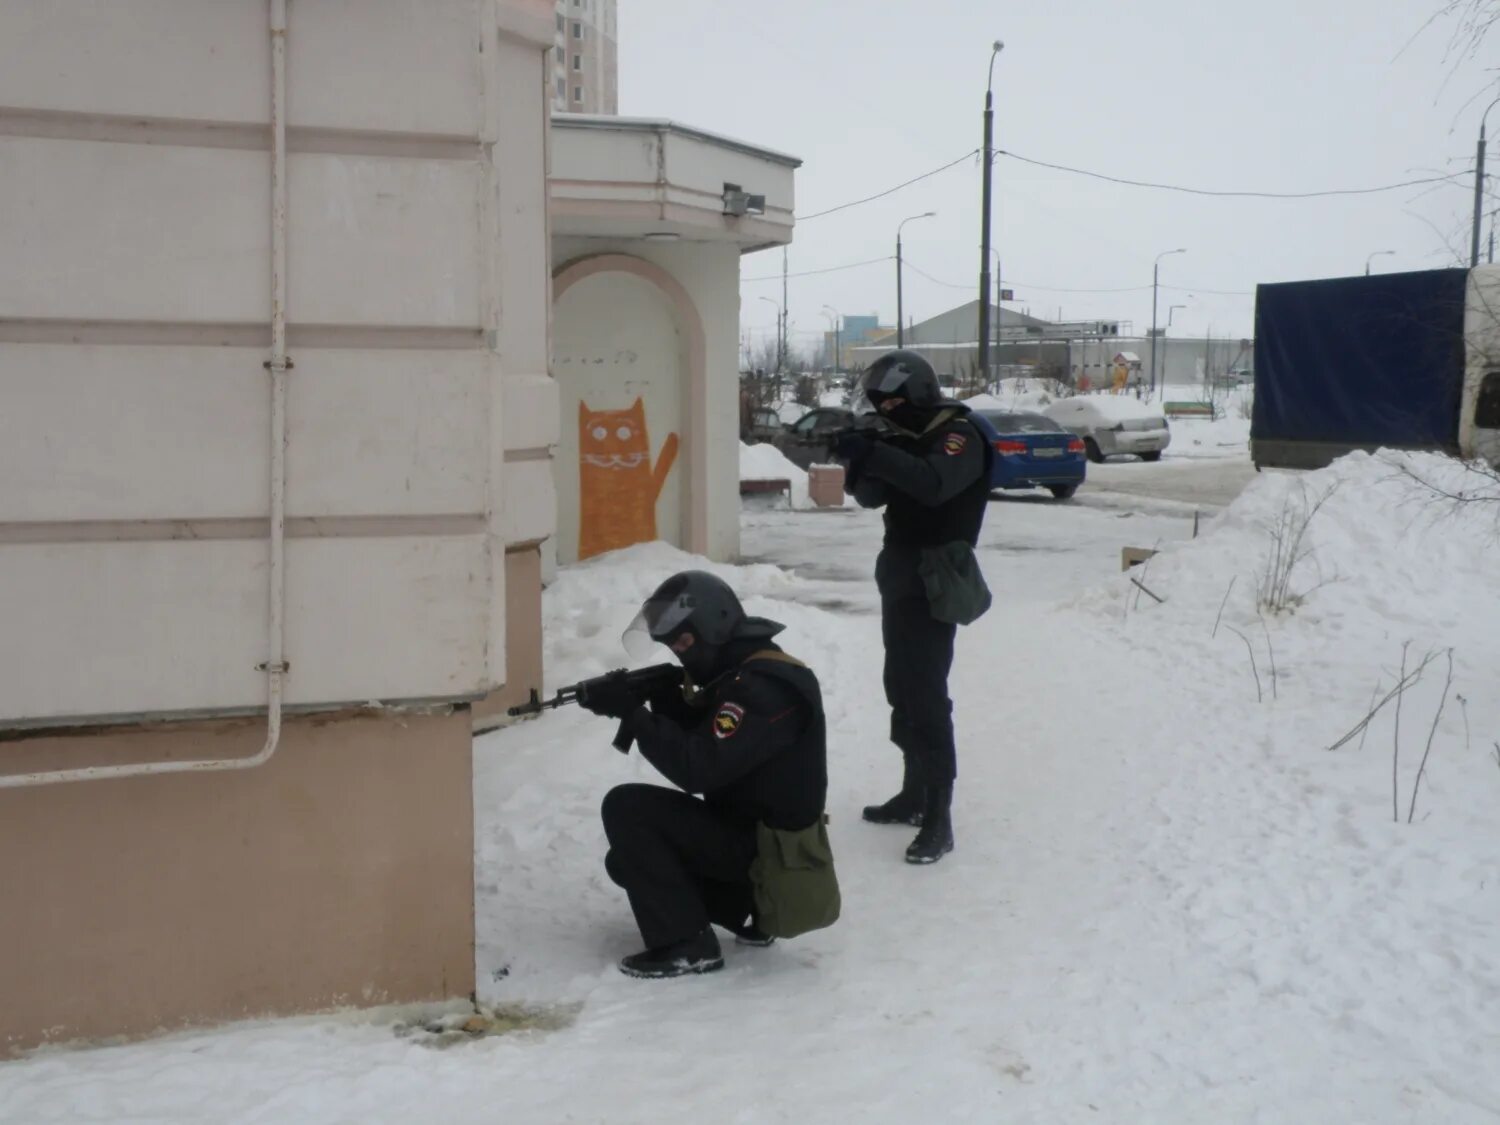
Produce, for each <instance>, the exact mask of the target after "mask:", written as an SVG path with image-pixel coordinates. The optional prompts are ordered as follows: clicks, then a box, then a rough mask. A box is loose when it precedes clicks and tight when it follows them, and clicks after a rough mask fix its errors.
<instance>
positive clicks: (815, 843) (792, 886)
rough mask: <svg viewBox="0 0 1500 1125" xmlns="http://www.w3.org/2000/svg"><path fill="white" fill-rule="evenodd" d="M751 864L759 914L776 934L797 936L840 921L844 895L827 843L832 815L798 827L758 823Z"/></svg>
mask: <svg viewBox="0 0 1500 1125" xmlns="http://www.w3.org/2000/svg"><path fill="white" fill-rule="evenodd" d="M755 843H756V851H757V855H756V858H755V859H754V860H753V861H752V862H751V864H750V882H751V884H752V885H753V886H754V888H755V920H756V923H757V924H758V925H759V927H760V928H761V929H762V930H763V931H765V932H766V933H768V934H770V935H771V936H772V937H784V938H789V937H796V936H797V935H798V934H805V933H807V932H809V931H810V930H821V929H822V928H823V927H825V926H831V925H833V924H834V923H835V922H837V921H838V917H839V908H840V905H841V901H840V898H839V881H838V876H837V874H835V872H834V869H833V848H832V847H831V846H830V845H829V843H828V817H827V816H821V817H819V818H818V820H817V822H816V823H814V824H811V825H809V826H808V827H806V828H802V829H799V830H797V831H788V830H785V829H777V828H767V827H766V826H765V825H764V824H758V825H756V828H755Z"/></svg>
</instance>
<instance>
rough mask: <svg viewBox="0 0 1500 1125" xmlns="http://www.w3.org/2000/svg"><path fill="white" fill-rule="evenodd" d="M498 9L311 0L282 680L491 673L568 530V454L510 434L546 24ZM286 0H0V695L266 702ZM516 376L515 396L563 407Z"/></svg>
mask: <svg viewBox="0 0 1500 1125" xmlns="http://www.w3.org/2000/svg"><path fill="white" fill-rule="evenodd" d="M497 10H503V11H508V12H512V13H514V12H520V13H522V14H525V13H526V11H527V5H523V4H514V5H507V6H505V7H504V8H501V9H497V8H496V6H495V5H494V4H493V3H492V2H490V0H441V2H440V3H427V2H424V0H376V2H374V3H371V4H368V5H365V6H364V7H363V8H362V14H361V23H360V34H359V35H357V36H353V37H351V36H349V35H348V34H347V30H348V29H347V27H346V25H345V23H344V17H345V15H346V10H345V5H343V4H342V3H338V2H335V0H302V2H301V3H294V4H292V5H291V6H290V9H289V11H290V28H289V32H288V42H289V43H290V44H294V48H293V49H289V50H288V76H287V85H288V104H289V106H290V107H291V116H290V136H289V142H288V144H289V149H290V150H291V151H290V156H289V158H288V183H289V185H290V186H289V220H288V226H289V235H288V242H289V264H288V274H289V285H288V287H289V301H288V306H287V315H288V318H289V321H290V325H289V344H290V352H291V356H292V360H293V364H294V373H293V374H292V375H290V376H289V378H288V386H289V403H288V419H289V422H288V426H289V430H288V438H287V473H288V483H287V507H288V516H289V519H290V524H289V527H288V539H289V545H288V562H287V576H288V577H287V581H288V609H289V612H288V650H289V653H290V654H291V656H290V658H291V660H292V663H293V670H292V672H291V674H290V675H289V676H288V678H287V693H288V699H289V702H291V703H293V704H316V705H342V704H345V703H349V702H363V701H366V700H369V699H387V700H391V699H402V700H405V699H423V698H435V699H454V698H467V697H474V696H477V695H481V694H483V693H485V692H487V691H488V690H490V689H491V688H492V687H494V686H495V685H496V684H498V683H500V682H502V681H503V680H504V644H503V638H504V632H505V629H504V618H503V605H504V590H503V583H504V562H503V560H504V548H505V544H506V542H507V540H508V539H510V540H524V539H536V538H539V537H540V534H545V532H546V531H547V530H550V526H549V525H550V512H551V506H550V504H549V503H548V501H549V499H550V497H548V496H547V495H546V494H545V489H544V488H543V487H542V485H543V484H544V482H545V476H546V466H545V463H544V464H542V465H540V466H538V465H535V464H533V465H531V466H530V467H529V468H525V469H522V468H519V467H518V468H516V470H515V474H514V475H515V476H516V478H518V481H517V482H516V483H519V478H522V477H526V478H529V479H528V480H526V481H525V485H526V487H515V486H514V485H511V486H508V485H507V477H508V476H510V475H511V474H510V471H509V468H508V466H507V464H506V459H505V450H504V448H503V446H502V445H501V443H502V442H503V441H504V437H505V433H506V424H505V411H506V406H507V405H508V404H507V401H506V400H507V398H510V397H513V396H510V395H508V394H507V391H508V386H507V382H506V377H507V366H508V365H513V366H510V371H511V372H514V373H515V374H516V375H517V377H518V380H519V381H520V382H525V381H526V380H528V379H529V380H530V381H531V383H532V384H533V385H535V386H545V374H546V361H545V349H546V319H545V317H546V309H547V296H546V294H547V289H546V285H547V274H546V253H547V251H546V238H545V227H544V225H543V224H542V222H541V218H542V216H543V215H544V213H545V185H544V182H543V164H542V160H543V145H544V130H545V116H541V117H536V118H533V117H532V115H533V114H536V113H542V114H544V112H545V111H544V107H543V103H542V99H541V95H542V91H541V89H540V88H539V87H540V85H541V75H540V74H539V73H538V62H539V58H538V56H539V55H540V50H541V49H540V48H539V47H537V46H536V45H534V44H533V45H530V46H526V45H521V44H516V43H514V42H513V41H512V40H510V39H505V38H503V37H501V36H500V34H499V27H498V17H497ZM266 20H267V5H266V4H265V3H263V2H261V0H233V2H228V3H221V4H214V5H206V6H205V5H201V4H197V3H193V2H192V0H127V2H123V3H120V4H116V5H111V6H109V8H108V11H107V12H106V13H100V14H99V18H97V19H95V18H90V19H87V20H82V19H79V18H77V9H74V8H72V7H69V6H66V5H54V4H49V3H45V2H44V0H22V2H18V3H16V4H12V5H8V6H7V7H6V8H5V9H4V12H3V13H0V106H4V107H9V108H7V109H4V110H0V213H4V214H5V215H6V216H7V219H8V221H7V222H5V223H3V224H0V371H3V373H4V376H3V378H4V387H5V403H6V409H5V410H4V411H3V412H0V618H3V619H4V620H5V621H6V622H7V632H8V636H9V639H10V642H11V643H10V646H9V648H10V651H11V652H13V653H15V652H21V651H25V652H26V653H27V658H26V659H25V660H24V661H19V662H17V663H16V665H15V667H13V668H7V669H6V674H5V675H3V676H0V722H9V723H32V722H48V721H75V720H78V719H83V718H89V717H92V718H107V717H117V716H122V715H137V714H143V713H179V712H180V713H202V712H213V711H220V710H238V709H243V708H248V707H255V706H259V705H261V704H262V703H263V699H264V690H265V687H264V679H263V677H262V676H261V675H260V674H259V673H258V672H257V670H256V666H257V665H258V664H259V663H260V662H262V661H263V660H264V658H265V646H266V636H265V633H266V628H265V597H266V594H265V589H266V583H265V579H266V558H267V547H266V543H265V538H266V525H265V523H264V520H265V517H266V513H267V511H268V507H269V485H268V478H269V475H270V473H269V465H270V440H269V432H270V426H269V390H268V379H267V376H266V373H265V371H264V364H265V361H266V359H267V354H268V346H269V328H268V321H269V319H270V210H271V209H270V183H269V181H270V176H269V161H270V155H269V151H268V149H269V139H268V131H267V130H266V122H267V121H268V120H269V100H270V96H269V86H270V81H269V72H270V48H269V34H268V31H267V27H266ZM486 22H488V28H487V29H486V27H485V24H486ZM417 25H420V26H421V27H422V29H423V31H422V34H423V37H424V43H425V44H426V47H425V49H424V52H423V54H422V55H420V56H413V55H411V54H410V52H409V50H408V47H409V41H410V33H411V30H412V28H413V27H414V26H417ZM7 29H8V33H7ZM167 29H170V34H166V33H164V32H165V31H166V30H167ZM486 30H487V32H488V37H489V38H490V39H492V40H494V41H495V42H496V44H497V46H498V47H499V50H498V51H497V52H496V53H490V54H484V55H481V53H480V52H479V51H478V50H477V49H476V47H477V44H478V42H479V37H480V35H481V34H482V33H483V32H485V31H486ZM548 30H550V28H548ZM153 32H155V34H153ZM507 52H510V54H509V55H507ZM418 59H420V60H426V61H424V62H418V61H416V60H418ZM497 59H498V60H499V61H498V62H495V61H493V60H497ZM205 88H207V89H209V90H210V92H209V93H208V94H207V95H205V94H204V90H205ZM396 131H399V134H400V136H399V138H397V137H390V136H389V134H390V133H392V132H396ZM502 131H504V132H505V136H504V137H503V138H502V147H501V148H500V151H501V152H503V153H506V154H507V155H506V156H505V157H504V158H502V159H499V160H496V159H494V158H493V157H492V156H491V155H490V150H489V148H488V147H487V146H486V145H485V144H483V143H482V142H483V141H484V140H486V139H487V138H488V137H489V136H491V135H497V136H498V135H499V134H500V133H501V132H502ZM424 137H425V138H428V139H422V138H424ZM453 138H472V140H463V139H458V140H455V139H453ZM497 197H498V199H499V202H500V206H499V207H496V206H495V201H496V199H497ZM528 211H529V212H530V213H529V214H528ZM518 213H519V214H518ZM476 218H477V219H478V220H479V223H481V224H485V225H486V226H487V227H489V228H492V229H494V230H496V231H497V232H498V238H497V239H494V240H491V239H488V238H485V237H482V236H481V232H480V227H479V226H478V225H476ZM518 386H519V383H518ZM521 398H522V401H517V402H511V403H509V405H511V406H514V407H516V408H517V412H518V413H520V414H521V415H522V417H521V418H519V419H518V421H519V423H520V424H519V425H516V426H514V427H512V428H513V429H514V430H515V431H517V432H531V433H538V432H540V433H541V434H542V435H545V434H546V433H547V432H548V430H549V429H551V430H553V431H555V422H554V423H551V425H550V426H549V424H548V423H549V419H548V417H547V416H546V415H545V414H544V415H543V416H542V417H541V418H540V419H538V418H536V417H535V416H534V415H533V412H534V411H535V410H538V409H544V407H543V404H544V403H545V402H547V401H548V399H547V397H546V396H545V395H537V394H535V393H532V394H531V395H530V396H529V397H527V396H524V395H523V396H521ZM534 440H535V439H528V441H529V442H534ZM548 440H550V439H548V438H546V437H545V436H543V437H542V440H541V441H540V442H538V443H537V444H543V445H545V444H546V443H547V441H548ZM522 525H529V526H522ZM539 533H540V534H539ZM376 605H378V606H380V607H381V609H382V612H381V613H378V614H377V613H370V612H367V610H368V607H370V606H376Z"/></svg>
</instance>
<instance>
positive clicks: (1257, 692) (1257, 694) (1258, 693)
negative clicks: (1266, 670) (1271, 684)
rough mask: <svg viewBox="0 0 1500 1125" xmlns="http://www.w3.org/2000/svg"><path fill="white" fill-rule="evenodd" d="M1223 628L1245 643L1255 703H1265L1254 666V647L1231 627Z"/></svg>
mask: <svg viewBox="0 0 1500 1125" xmlns="http://www.w3.org/2000/svg"><path fill="white" fill-rule="evenodd" d="M1224 628H1226V629H1228V630H1229V631H1230V632H1231V633H1233V634H1234V635H1235V636H1236V637H1238V638H1239V639H1240V640H1242V641H1244V642H1245V651H1246V652H1248V653H1249V654H1250V671H1251V673H1252V674H1253V675H1254V676H1255V702H1257V703H1264V702H1265V701H1266V694H1265V692H1263V691H1261V689H1260V669H1259V668H1257V667H1256V666H1255V646H1254V645H1252V644H1251V643H1250V638H1249V637H1247V636H1245V634H1244V633H1241V632H1240V631H1239V630H1238V629H1236V628H1235V627H1234V626H1233V625H1225V626H1224Z"/></svg>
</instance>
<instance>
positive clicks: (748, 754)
mask: <svg viewBox="0 0 1500 1125" xmlns="http://www.w3.org/2000/svg"><path fill="white" fill-rule="evenodd" d="M782 629H783V626H782V625H779V624H777V623H776V622H774V621H768V620H766V619H765V618H760V617H747V616H746V615H745V611H744V609H743V608H742V607H741V605H740V601H739V598H737V597H736V596H735V594H734V591H733V590H731V589H730V588H729V586H727V585H726V584H725V583H724V582H722V581H720V580H719V579H717V578H715V577H714V576H713V575H711V574H706V573H704V572H702V571H685V572H683V573H681V574H677V575H674V576H673V577H671V578H669V579H668V580H667V581H666V582H665V583H663V584H662V585H661V587H660V588H658V589H657V591H656V592H655V593H654V594H652V595H651V597H650V598H648V599H647V600H646V603H645V605H644V606H643V607H642V609H641V612H640V614H639V615H638V616H637V618H636V621H635V624H633V625H632V626H631V629H630V630H629V631H628V632H627V637H630V636H631V634H635V635H636V636H637V637H639V636H640V635H641V634H642V633H644V634H645V635H646V636H649V638H650V639H651V640H652V641H655V642H658V643H660V644H664V645H666V646H668V647H669V648H671V650H672V651H673V652H674V653H675V654H676V655H677V659H678V660H679V661H680V662H681V664H682V666H683V669H684V671H685V672H686V674H687V677H688V683H687V684H686V685H685V686H684V688H679V689H672V690H670V691H666V692H662V693H660V694H658V695H657V696H656V697H654V698H652V699H651V700H650V701H649V706H647V705H646V704H645V703H642V701H641V700H640V699H639V697H637V696H636V695H635V694H634V693H633V692H632V691H631V690H630V689H628V688H625V687H623V686H620V685H613V686H612V687H611V688H607V689H605V690H596V689H591V690H590V692H589V693H588V697H587V698H586V699H585V700H583V701H581V702H582V705H583V706H585V707H587V708H588V709H589V710H591V711H593V712H594V713H595V714H599V715H608V716H610V717H612V718H617V719H620V720H622V721H623V723H624V729H625V732H626V733H628V734H630V735H632V736H633V737H634V738H635V740H636V742H637V744H638V745H639V746H640V750H641V754H642V755H643V756H644V757H645V758H646V760H647V761H649V762H650V763H651V764H652V765H653V766H655V767H656V768H657V769H658V770H660V771H661V773H662V774H663V775H664V776H665V777H666V778H667V780H668V781H671V782H672V783H673V784H674V785H676V786H677V787H678V788H677V789H667V788H664V787H662V786H657V785H642V784H631V785H620V786H617V787H616V788H614V789H612V790H610V792H609V794H608V795H607V796H606V797H605V798H604V808H603V816H604V832H605V835H606V836H607V837H608V839H609V854H608V855H607V856H606V857H605V863H604V866H605V870H606V871H608V872H609V876H610V878H611V879H613V880H614V881H615V882H616V883H618V884H619V885H620V886H621V887H624V888H625V891H626V893H627V894H628V895H629V897H630V907H631V909H632V910H633V911H634V912H635V919H636V923H637V925H639V927H640V931H641V937H642V938H643V939H644V940H645V943H646V949H645V950H644V951H643V952H641V953H637V954H634V955H632V956H630V957H626V958H625V959H624V960H623V961H621V962H620V969H621V971H622V972H625V973H626V974H628V975H630V976H636V977H675V976H682V975H684V974H686V973H707V972H713V971H714V970H716V969H721V968H723V967H724V959H723V957H722V956H721V954H720V950H719V941H718V938H717V937H715V936H714V932H713V930H712V929H711V928H710V925H709V924H710V923H714V924H716V925H719V926H722V927H724V928H725V929H727V930H729V931H731V932H733V933H734V934H735V935H736V936H737V937H738V939H739V940H740V941H741V942H742V943H745V944H750V945H769V944H770V943H771V940H772V939H771V938H770V937H768V936H767V935H766V934H764V933H763V932H762V931H761V930H760V929H759V927H758V926H757V925H756V919H755V916H754V907H755V897H754V888H753V887H752V884H751V881H750V867H751V863H752V861H753V860H755V858H756V856H757V825H758V824H764V825H766V826H767V827H768V828H770V829H778V830H785V831H797V830H802V829H806V828H808V827H809V826H811V825H817V824H821V822H822V817H823V804H824V799H825V797H826V795H827V790H828V765H827V756H826V750H825V735H824V718H823V701H822V696H821V694H820V692H819V688H818V681H817V677H815V676H814V675H813V673H812V672H811V671H810V670H809V669H808V668H807V667H806V666H805V665H803V664H802V663H801V662H800V661H798V660H795V659H793V658H792V657H790V656H787V655H786V654H785V653H784V652H782V651H781V650H780V649H779V648H778V647H777V646H776V645H775V644H773V643H772V640H771V638H772V637H774V636H776V634H778V633H780V632H781V631H782ZM691 794H702V799H701V800H700V799H699V798H698V797H695V796H691Z"/></svg>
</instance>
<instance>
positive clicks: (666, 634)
mask: <svg viewBox="0 0 1500 1125" xmlns="http://www.w3.org/2000/svg"><path fill="white" fill-rule="evenodd" d="M696 605H697V603H696V602H695V601H694V599H693V596H692V595H691V594H688V593H685V592H683V593H677V594H670V595H667V596H665V597H655V598H650V599H648V600H647V602H646V604H645V605H643V606H641V611H640V612H639V613H637V614H636V615H635V620H633V621H632V622H631V623H630V625H629V627H628V628H627V629H626V630H625V634H624V636H622V637H621V638H620V640H621V641H622V642H623V643H624V645H625V651H626V652H628V653H629V654H630V655H631V656H633V657H635V658H636V659H637V660H645V659H647V658H648V657H650V656H651V655H652V654H653V653H654V652H655V651H656V646H657V645H659V644H669V643H671V641H672V639H673V638H674V637H675V636H676V635H677V634H678V633H679V632H681V630H682V626H683V625H684V624H686V622H687V620H688V618H689V617H691V616H692V615H693V609H694V608H695V606H696Z"/></svg>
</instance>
